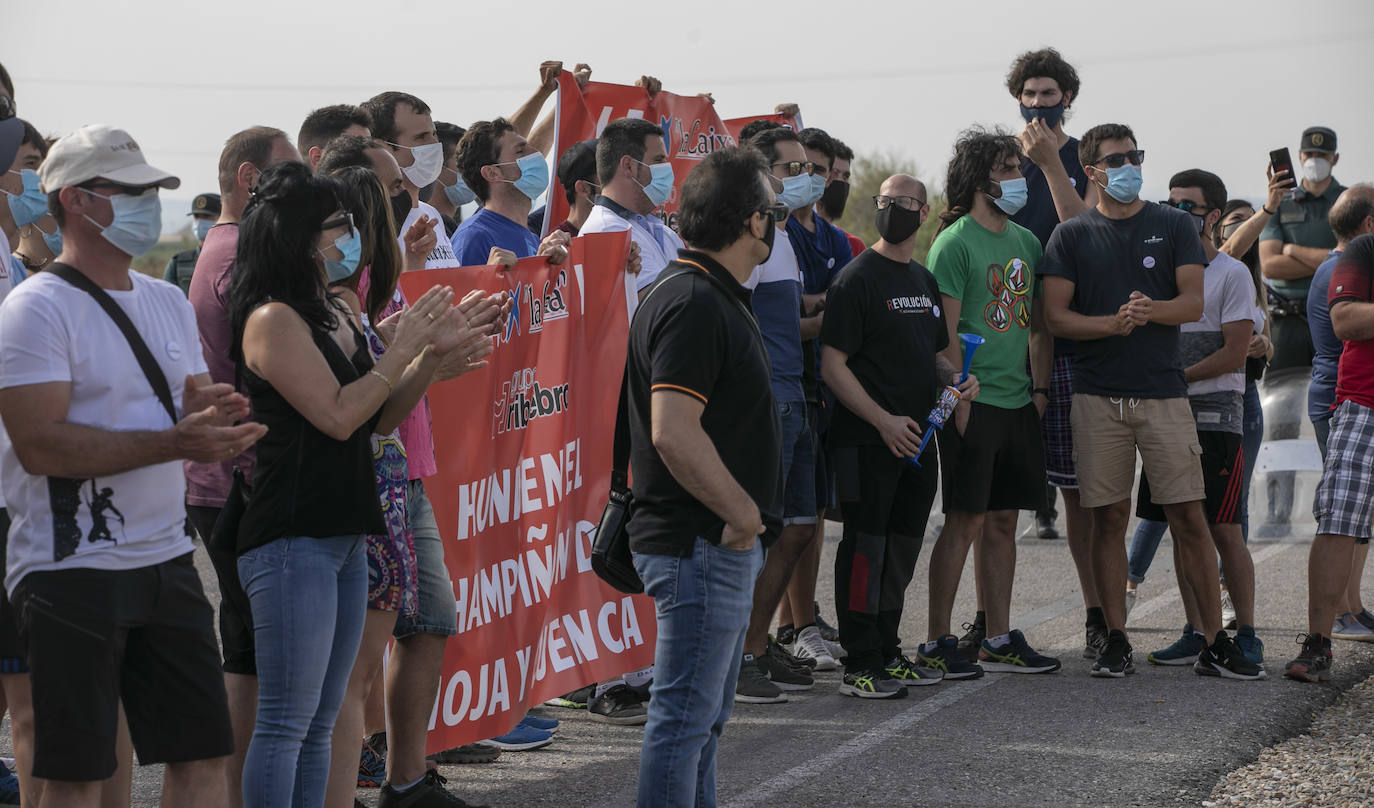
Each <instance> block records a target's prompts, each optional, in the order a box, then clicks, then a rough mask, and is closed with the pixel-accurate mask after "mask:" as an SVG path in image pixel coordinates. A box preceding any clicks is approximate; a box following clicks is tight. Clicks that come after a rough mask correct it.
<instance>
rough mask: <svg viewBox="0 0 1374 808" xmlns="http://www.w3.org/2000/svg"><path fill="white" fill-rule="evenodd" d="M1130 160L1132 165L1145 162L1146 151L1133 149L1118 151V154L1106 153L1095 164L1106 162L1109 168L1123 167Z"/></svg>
mask: <svg viewBox="0 0 1374 808" xmlns="http://www.w3.org/2000/svg"><path fill="white" fill-rule="evenodd" d="M1127 160H1129V161H1130V162H1131V165H1133V166H1138V165H1140V164H1141V163H1143V162H1145V152H1144V151H1143V150H1141V149H1131V150H1130V151H1128V152H1118V153H1116V154H1104V155H1102V156H1101V157H1099V158H1097V159H1096V160H1094V161H1093V165H1097V164H1099V163H1106V164H1107V168H1121V167H1122V166H1124V165H1126V161H1127Z"/></svg>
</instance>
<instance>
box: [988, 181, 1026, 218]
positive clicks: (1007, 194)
mask: <svg viewBox="0 0 1374 808" xmlns="http://www.w3.org/2000/svg"><path fill="white" fill-rule="evenodd" d="M993 182H996V183H997V185H998V186H999V187H1000V188H1001V189H1002V195H1001V196H1000V197H998V198H996V199H994V200H992V203H993V204H994V205H996V206H997V207H999V208H1001V210H1002V212H1003V213H1005V214H1007V215H1008V216H1015V215H1016V213H1017V211H1019V210H1021V208H1024V207H1025V206H1026V199H1027V198H1029V196H1030V191H1029V190H1028V189H1027V188H1026V178H1025V177H1017V178H1016V179H1014V180H1002V181H1001V182H997V181H996V180H993Z"/></svg>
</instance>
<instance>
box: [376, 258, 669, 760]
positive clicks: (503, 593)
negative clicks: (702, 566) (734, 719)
mask: <svg viewBox="0 0 1374 808" xmlns="http://www.w3.org/2000/svg"><path fill="white" fill-rule="evenodd" d="M628 250H629V237H628V234H626V233H607V234H599V235H591V236H585V237H583V238H577V239H573V241H572V245H571V248H570V250H569V256H568V260H567V262H566V263H565V264H564V265H562V266H551V265H550V264H549V263H548V261H547V260H546V259H544V258H538V257H536V258H527V259H524V260H522V261H520V262H518V263H517V264H516V265H515V268H514V269H512V270H509V271H501V270H499V269H498V268H495V267H464V268H458V269H433V270H425V271H423V272H407V273H405V274H404V275H402V276H401V287H402V289H403V290H404V292H405V294H406V297H407V298H408V299H410V300H417V299H419V297H420V296H421V295H422V294H424V292H425V291H426V290H427V289H429V288H430V287H431V286H435V285H439V284H445V285H449V286H452V287H453V288H454V289H455V290H457V292H458V294H459V296H461V295H463V294H465V293H467V292H468V291H469V290H472V289H483V290H486V291H489V292H496V291H508V292H510V293H511V295H512V296H513V297H514V299H515V305H514V308H513V309H512V310H511V316H510V322H509V324H508V326H507V328H506V329H505V331H504V332H503V333H502V334H500V335H499V336H498V337H497V338H496V339H497V348H496V352H495V353H494V354H493V355H492V356H491V359H490V362H491V364H490V365H489V366H488V367H486V368H483V369H482V370H478V371H474V372H472V373H469V374H467V375H465V376H463V377H462V378H460V379H456V380H450V381H447V382H442V383H439V384H436V385H434V386H433V387H431V388H430V391H429V402H430V408H431V411H432V413H433V427H434V445H435V451H436V455H437V459H438V465H439V473H438V474H437V475H435V476H434V477H430V478H427V479H426V480H425V488H426V490H427V491H428V493H429V497H430V500H431V502H432V504H433V506H434V514H435V518H436V519H437V521H438V523H439V533H440V535H441V536H442V537H443V541H444V562H445V563H446V564H447V565H448V571H449V575H450V576H451V577H452V580H453V592H454V595H455V597H456V598H457V612H458V636H456V637H454V638H453V639H452V640H450V641H449V643H448V646H447V649H446V650H445V653H444V673H443V678H442V679H441V680H440V683H439V692H438V694H437V699H436V702H435V706H434V712H433V714H432V715H431V717H430V733H429V742H428V747H427V748H428V750H429V752H430V753H434V752H439V751H442V750H444V749H450V748H452V747H455V746H459V745H462V744H465V743H470V742H472V741H476V740H481V739H483V738H491V737H494V736H497V735H501V734H503V733H505V732H508V731H509V730H510V729H511V728H512V727H513V726H515V724H516V722H517V721H519V720H520V718H521V717H523V716H524V714H525V711H526V709H527V708H528V707H529V706H531V705H535V704H538V703H540V702H542V701H544V700H546V699H549V698H552V697H554V696H557V695H560V694H562V693H566V692H568V691H571V690H576V689H577V688H579V687H582V686H584V685H586V684H589V683H591V682H594V681H597V680H600V679H607V678H611V677H614V676H617V675H619V674H622V673H625V672H626V671H631V670H637V669H639V668H642V667H644V666H646V665H648V664H650V663H651V662H653V653H654V638H655V632H656V624H655V618H654V603H653V601H652V600H650V599H649V598H647V597H644V596H642V595H641V596H633V597H630V596H626V595H623V594H621V593H620V592H617V591H615V590H614V589H612V588H611V587H609V586H607V585H606V584H604V583H602V581H601V579H600V578H598V577H597V576H596V573H595V572H593V571H592V567H591V561H590V559H591V546H592V535H593V533H594V531H595V529H596V523H597V521H598V520H599V519H600V517H601V509H602V508H603V507H604V506H605V504H606V494H607V491H609V490H610V472H611V444H612V436H613V435H614V432H615V416H616V408H617V405H618V403H619V396H620V382H621V374H622V372H623V369H624V365H625V349H626V344H627V340H628V332H629V324H628V322H627V315H626V311H625V285H624V283H625V281H624V277H625V272H624V267H625V260H626V257H627V255H628Z"/></svg>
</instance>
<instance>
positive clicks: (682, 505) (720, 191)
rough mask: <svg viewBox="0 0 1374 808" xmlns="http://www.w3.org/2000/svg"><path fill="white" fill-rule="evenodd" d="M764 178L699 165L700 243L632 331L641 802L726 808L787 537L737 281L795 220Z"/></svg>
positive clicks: (778, 471)
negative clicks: (739, 681) (645, 611)
mask: <svg viewBox="0 0 1374 808" xmlns="http://www.w3.org/2000/svg"><path fill="white" fill-rule="evenodd" d="M766 170H767V169H766V168H765V166H764V160H763V157H762V156H761V155H759V154H758V152H756V151H754V150H752V149H735V148H729V149H724V150H721V151H717V152H715V153H713V154H712V155H711V156H710V157H708V158H706V159H705V160H703V161H702V162H701V164H700V165H699V166H697V167H696V168H695V169H694V170H693V171H692V173H691V175H690V176H689V177H688V178H687V181H686V182H685V183H684V184H683V186H682V194H681V197H680V202H679V205H678V223H679V228H680V232H681V234H682V237H683V239H684V240H685V241H686V243H687V244H688V245H690V247H691V248H690V249H684V250H682V251H681V252H680V253H679V258H678V260H677V261H673V262H671V263H669V264H668V265H667V267H665V268H664V270H663V273H662V275H661V276H660V278H659V280H658V281H657V282H656V283H655V284H654V286H652V287H650V288H649V289H647V290H646V291H645V295H644V298H643V300H642V302H641V303H640V306H639V310H638V311H637V312H636V316H635V318H634V321H633V323H632V324H631V326H630V348H629V356H628V359H627V384H628V385H629V388H628V390H629V396H628V399H629V415H630V470H631V478H632V479H633V480H634V496H635V510H634V515H633V516H632V517H631V518H630V525H629V532H630V548H631V550H633V552H634V561H635V568H636V569H637V570H638V571H639V575H640V577H641V578H643V580H644V590H645V592H646V593H647V594H648V595H650V596H651V597H653V599H654V601H655V603H656V604H657V607H658V645H657V648H656V650H655V654H654V670H655V676H654V683H653V685H652V687H651V689H650V695H651V700H650V702H649V723H648V725H647V726H646V727H645V731H644V746H643V749H642V753H641V755H640V762H639V800H638V804H639V808H660V807H662V806H670V807H674V806H682V807H683V808H686V807H687V806H695V805H715V803H716V795H715V784H716V745H717V742H718V741H719V739H720V735H721V731H722V730H723V729H724V728H725V722H726V721H727V720H729V718H730V712H731V709H732V708H733V707H734V696H735V680H736V677H737V676H738V675H739V666H740V659H741V655H742V654H743V652H744V632H745V628H746V627H747V626H748V623H749V613H750V610H751V608H752V606H753V596H754V579H755V578H756V577H757V576H758V573H759V570H760V569H762V567H763V556H764V546H765V544H767V543H768V542H770V541H772V540H773V539H774V538H776V536H777V535H778V532H779V530H780V529H781V522H782V520H781V516H782V513H781V510H782V509H781V506H782V484H781V483H782V467H781V462H780V457H781V451H782V429H781V425H780V423H779V420H778V410H777V404H776V403H775V402H774V399H773V392H772V390H771V388H770V386H769V381H768V379H769V370H768V355H767V354H766V353H765V350H764V345H763V338H762V337H761V336H760V334H759V329H758V325H757V324H756V323H755V322H754V318H753V315H752V314H751V313H750V312H749V297H750V296H749V292H747V291H746V290H745V289H744V287H743V286H742V285H741V284H742V283H744V282H745V281H746V280H748V279H749V276H750V275H751V274H752V272H753V270H754V267H756V266H757V265H758V264H760V263H761V262H763V261H765V260H767V258H768V256H769V254H770V253H771V252H772V242H773V238H774V234H775V233H776V232H777V231H776V229H775V228H774V226H773V225H774V222H775V220H778V219H781V218H782V217H783V216H785V215H786V211H783V210H782V209H781V208H777V212H775V202H774V196H773V192H772V190H771V189H770V188H769V186H768V183H767V180H766V178H765V176H764V173H765V172H766ZM779 214H781V215H779ZM765 531H766V532H765Z"/></svg>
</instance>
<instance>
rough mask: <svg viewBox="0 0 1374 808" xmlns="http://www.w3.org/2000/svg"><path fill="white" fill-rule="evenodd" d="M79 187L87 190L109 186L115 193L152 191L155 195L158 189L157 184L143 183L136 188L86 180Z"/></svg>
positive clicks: (132, 193) (133, 194)
mask: <svg viewBox="0 0 1374 808" xmlns="http://www.w3.org/2000/svg"><path fill="white" fill-rule="evenodd" d="M79 187H81V188H83V189H85V190H88V191H89V190H91V189H93V188H109V189H110V190H112V191H114V192H115V193H119V194H123V195H124V196H143V195H144V194H146V193H148V192H149V191H152V192H153V194H154V195H156V194H157V189H158V186H156V185H145V186H143V187H141V188H138V187H135V186H132V185H120V184H119V183H117V182H88V183H86V184H85V185H82V186H79Z"/></svg>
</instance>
